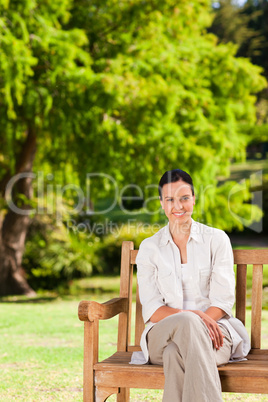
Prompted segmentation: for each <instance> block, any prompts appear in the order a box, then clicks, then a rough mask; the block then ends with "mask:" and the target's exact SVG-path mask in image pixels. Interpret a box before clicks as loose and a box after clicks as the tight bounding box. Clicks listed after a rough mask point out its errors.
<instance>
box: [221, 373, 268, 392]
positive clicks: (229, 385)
mask: <svg viewBox="0 0 268 402" xmlns="http://www.w3.org/2000/svg"><path fill="white" fill-rule="evenodd" d="M220 379H221V385H222V392H239V393H250V394H268V380H267V378H262V377H250V376H248V375H246V376H244V375H243V376H240V377H225V376H220Z"/></svg>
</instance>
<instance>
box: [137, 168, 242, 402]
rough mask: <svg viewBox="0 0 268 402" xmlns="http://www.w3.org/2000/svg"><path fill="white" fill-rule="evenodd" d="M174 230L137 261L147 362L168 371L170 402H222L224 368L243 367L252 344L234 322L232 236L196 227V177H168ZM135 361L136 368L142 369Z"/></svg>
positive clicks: (174, 173)
mask: <svg viewBox="0 0 268 402" xmlns="http://www.w3.org/2000/svg"><path fill="white" fill-rule="evenodd" d="M159 195H160V203H161V206H162V208H163V209H164V211H165V214H166V216H167V218H168V221H169V223H168V225H167V226H165V227H164V228H162V229H161V230H159V232H157V233H156V234H155V235H154V236H152V237H150V238H148V239H145V240H144V241H143V242H142V243H141V245H140V249H139V252H138V256H137V260H136V262H137V267H138V283H139V291H140V300H141V303H142V313H143V318H144V322H145V323H146V324H147V325H146V328H145V331H144V333H143V335H142V339H141V348H142V352H143V358H144V361H143V363H146V362H151V363H153V364H161V365H163V368H164V374H165V388H164V394H163V401H165V402H177V401H184V402H192V401H196V402H202V401H209V402H217V401H222V397H221V384H220V380H219V374H218V370H217V366H219V365H221V364H225V363H227V362H228V361H229V360H235V359H237V360H241V359H243V358H244V357H245V356H246V355H247V354H248V352H249V349H250V344H249V338H248V335H247V332H246V330H245V328H244V326H243V324H242V323H241V322H240V321H239V320H237V319H236V318H233V317H232V312H231V310H232V307H233V303H234V300H235V297H234V291H235V278H234V271H233V253H232V248H231V244H230V241H229V238H228V236H227V235H226V234H225V233H224V232H223V231H221V230H219V229H214V228H211V227H208V226H205V225H203V224H200V223H198V222H195V221H194V220H193V219H192V218H191V215H192V213H193V207H194V205H195V195H194V187H193V183H192V179H191V177H190V175H189V174H188V173H186V172H184V171H182V170H180V169H175V170H171V171H167V172H166V173H165V174H164V175H163V176H162V178H161V180H160V182H159ZM138 358H139V356H138V354H133V358H132V363H141V362H142V361H141V360H140V359H138Z"/></svg>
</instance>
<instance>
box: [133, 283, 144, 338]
mask: <svg viewBox="0 0 268 402" xmlns="http://www.w3.org/2000/svg"><path fill="white" fill-rule="evenodd" d="M144 327H145V325H144V322H143V318H142V306H141V302H140V295H139V285H138V284H137V292H136V323H135V345H139V344H140V339H141V334H142V333H143V330H144Z"/></svg>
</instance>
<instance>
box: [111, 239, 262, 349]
mask: <svg viewBox="0 0 268 402" xmlns="http://www.w3.org/2000/svg"><path fill="white" fill-rule="evenodd" d="M137 254H138V250H134V243H133V242H131V241H124V242H123V244H122V254H121V276H120V296H121V297H126V298H128V312H127V313H121V314H120V317H119V324H118V345H117V346H118V350H119V351H125V350H128V351H134V350H140V346H139V344H140V337H141V334H142V332H143V329H144V323H143V318H142V308H141V303H140V299H139V289H138V284H134V286H133V267H134V265H135V262H136V256H137ZM234 263H235V264H236V266H237V269H236V313H235V316H236V317H237V318H239V320H241V321H242V322H243V324H245V322H246V305H247V295H246V290H247V272H248V266H249V265H250V266H252V265H253V268H252V295H251V348H252V349H260V348H261V315H262V287H263V265H264V264H268V249H259V250H256V249H254V250H234ZM249 269H251V267H250V268H249ZM135 285H136V286H135ZM135 288H136V316H135V338H134V345H133V343H132V342H131V324H132V320H131V312H132V299H133V297H132V293H133V289H135ZM131 343H132V344H131Z"/></svg>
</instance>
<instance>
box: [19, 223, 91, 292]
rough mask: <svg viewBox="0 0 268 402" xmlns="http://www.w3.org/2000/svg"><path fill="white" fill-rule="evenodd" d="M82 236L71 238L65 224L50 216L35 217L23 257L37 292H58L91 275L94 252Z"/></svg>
mask: <svg viewBox="0 0 268 402" xmlns="http://www.w3.org/2000/svg"><path fill="white" fill-rule="evenodd" d="M81 237H82V236H79V238H78V237H77V236H71V235H70V234H68V232H67V230H66V228H65V226H64V225H62V224H61V225H56V224H55V223H54V222H53V221H52V219H51V218H49V217H48V216H42V217H36V218H34V220H33V222H32V225H31V227H30V230H29V233H28V236H27V241H26V248H25V253H24V257H23V267H24V269H25V272H26V277H27V280H28V282H29V284H30V285H31V286H32V287H33V288H34V289H35V290H38V289H48V290H51V289H56V288H57V287H59V286H62V285H64V284H66V283H67V282H68V281H69V280H70V279H73V278H80V277H83V276H89V275H90V274H91V273H92V253H91V250H90V247H89V246H88V244H87V242H85V241H83V239H82V238H81Z"/></svg>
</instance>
